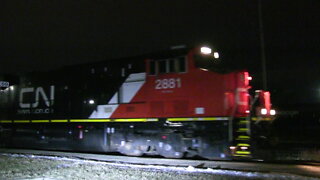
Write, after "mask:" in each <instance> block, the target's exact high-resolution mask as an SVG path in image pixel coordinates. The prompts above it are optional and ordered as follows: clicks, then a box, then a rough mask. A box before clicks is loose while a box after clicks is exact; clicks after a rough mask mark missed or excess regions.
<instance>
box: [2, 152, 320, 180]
mask: <svg viewBox="0 0 320 180" xmlns="http://www.w3.org/2000/svg"><path fill="white" fill-rule="evenodd" d="M0 154H25V155H38V156H58V157H68V158H76V159H82V160H94V161H99V162H109V163H118V164H132V165H146V166H147V165H154V166H170V167H192V168H193V167H194V168H202V169H208V168H210V169H222V170H234V171H246V172H261V173H280V174H292V175H301V176H308V177H316V178H320V163H308V164H306V163H303V164H302V163H301V164H297V163H294V164H287V163H280V164H275V163H266V162H257V161H256V162H254V161H252V162H243V161H210V160H190V159H164V158H156V157H128V156H121V155H104V154H93V153H78V152H61V151H45V150H31V149H7V148H0Z"/></svg>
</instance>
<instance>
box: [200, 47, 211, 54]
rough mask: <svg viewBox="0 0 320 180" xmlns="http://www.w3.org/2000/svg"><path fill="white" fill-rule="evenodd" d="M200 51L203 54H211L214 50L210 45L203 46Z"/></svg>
mask: <svg viewBox="0 0 320 180" xmlns="http://www.w3.org/2000/svg"><path fill="white" fill-rule="evenodd" d="M200 51H201V53H202V54H211V52H212V50H211V48H208V47H201V49H200Z"/></svg>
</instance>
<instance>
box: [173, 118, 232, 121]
mask: <svg viewBox="0 0 320 180" xmlns="http://www.w3.org/2000/svg"><path fill="white" fill-rule="evenodd" d="M167 120H168V121H219V120H220V121H223V120H229V118H228V117H198V118H168V119H167Z"/></svg>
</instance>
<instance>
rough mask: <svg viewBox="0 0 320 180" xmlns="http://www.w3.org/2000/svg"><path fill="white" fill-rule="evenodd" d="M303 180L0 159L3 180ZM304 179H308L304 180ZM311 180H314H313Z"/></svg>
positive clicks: (41, 158)
mask: <svg viewBox="0 0 320 180" xmlns="http://www.w3.org/2000/svg"><path fill="white" fill-rule="evenodd" d="M248 178H249V179H287V178H290V179H301V177H298V176H291V175H279V174H272V173H268V174H266V173H264V174H263V173H256V172H240V171H229V170H217V169H216V170H214V169H197V168H194V167H165V166H144V165H130V164H117V163H106V162H97V161H88V160H80V159H72V158H61V157H50V156H34V155H18V154H15V155H12V154H2V155H0V180H2V179H3V180H11V179H12V180H22V179H23V180H60V179H61V180H62V179H68V180H69V179H70V180H77V179H90V180H96V179H97V180H99V179H101V180H102V179H103V180H105V179H116V180H120V179H134V180H135V179H137V180H150V179H179V180H184V179H197V180H198V179H200V180H201V179H215V180H216V179H248ZM303 178H305V177H303ZM310 179H312V178H310Z"/></svg>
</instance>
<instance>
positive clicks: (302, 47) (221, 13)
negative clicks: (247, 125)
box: [0, 0, 320, 102]
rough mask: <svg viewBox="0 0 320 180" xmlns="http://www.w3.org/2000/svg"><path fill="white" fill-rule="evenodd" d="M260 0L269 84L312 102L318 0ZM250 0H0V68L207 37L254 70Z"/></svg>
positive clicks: (254, 22)
mask: <svg viewBox="0 0 320 180" xmlns="http://www.w3.org/2000/svg"><path fill="white" fill-rule="evenodd" d="M262 1H263V22H264V32H265V46H266V58H267V65H268V66H267V68H268V78H269V89H270V90H271V91H272V92H273V94H274V96H276V97H277V96H283V95H282V94H286V95H287V96H295V94H297V92H299V91H301V92H302V91H303V92H304V94H305V95H306V96H305V95H301V96H299V97H297V100H298V101H301V102H305V101H308V102H311V101H314V102H320V48H319V47H320V38H319V32H320V13H319V9H320V1H318V0H299V1H297V0H295V1H272V0H262ZM257 2H258V1H257V0H251V1H249V0H236V1H235V0H189V1H187V0H175V1H150V0H149V1H143V0H136V1H120V0H117V1H116V0H105V1H103V0H77V1H69V0H68V1H57V0H50V1H44V0H32V1H21V0H6V1H1V6H0V34H1V36H0V71H1V73H11V72H21V71H34V70H48V69H52V68H56V67H61V66H64V65H70V64H78V63H84V62H93V61H101V60H106V59H111V58H119V57H126V56H133V55H141V54H144V53H148V52H154V51H159V50H162V49H165V48H167V47H170V46H172V45H178V44H201V43H209V42H210V43H211V44H213V45H214V46H215V47H216V48H217V49H219V51H220V53H221V55H222V58H223V60H225V61H229V62H234V63H238V64H243V65H244V66H245V67H247V68H248V69H249V70H251V71H252V72H254V73H256V74H257V77H259V75H258V73H259V71H260V70H261V65H260V47H259V46H260V44H259V28H258V27H259V26H258V8H257V7H258V5H257ZM288 86H289V87H290V88H284V87H288ZM281 93H282V94H281ZM290 93H291V94H290ZM308 95H309V96H308ZM287 98H289V99H290V97H287Z"/></svg>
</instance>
